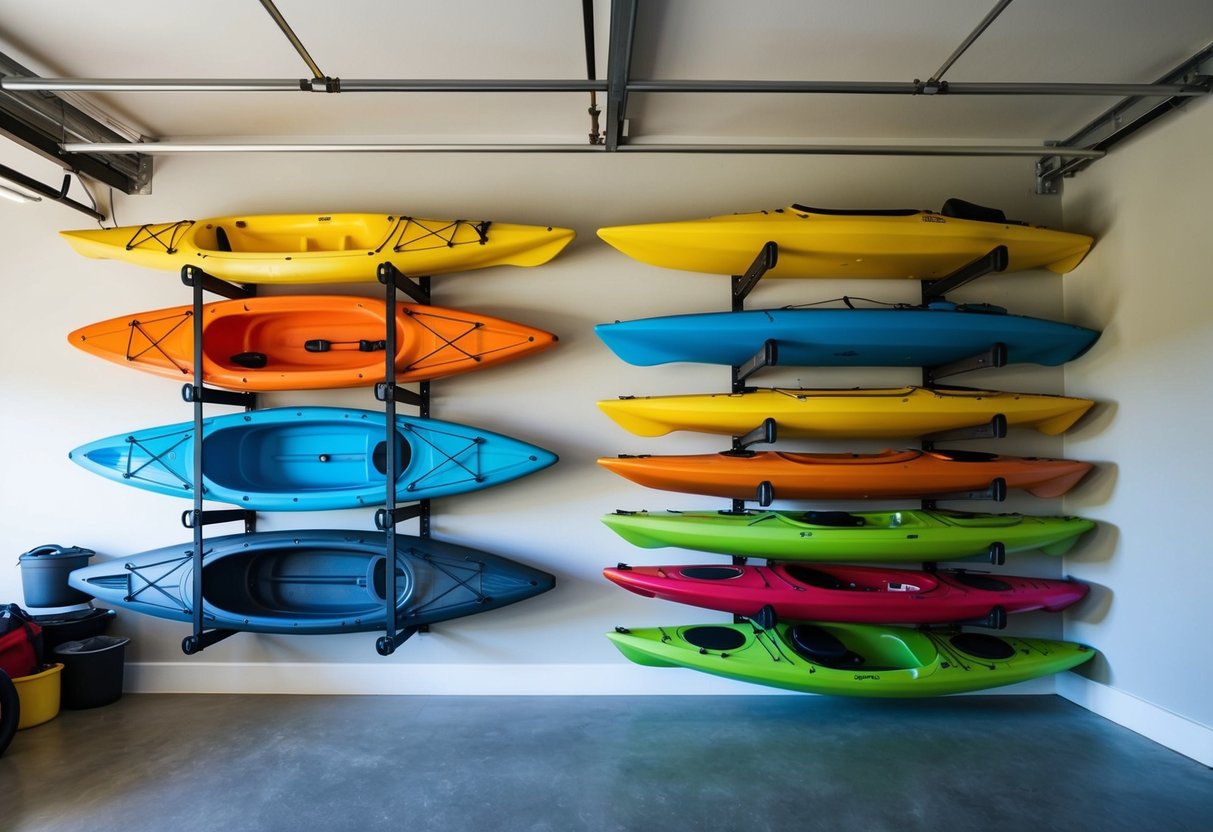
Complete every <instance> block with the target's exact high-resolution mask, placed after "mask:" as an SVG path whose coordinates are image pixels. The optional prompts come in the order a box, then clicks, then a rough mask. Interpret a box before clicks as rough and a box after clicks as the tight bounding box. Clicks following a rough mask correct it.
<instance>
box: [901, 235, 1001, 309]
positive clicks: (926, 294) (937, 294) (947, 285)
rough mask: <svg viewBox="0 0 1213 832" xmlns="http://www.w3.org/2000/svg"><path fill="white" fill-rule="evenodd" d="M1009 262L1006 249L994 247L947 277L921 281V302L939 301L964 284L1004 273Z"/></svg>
mask: <svg viewBox="0 0 1213 832" xmlns="http://www.w3.org/2000/svg"><path fill="white" fill-rule="evenodd" d="M1009 262H1010V255H1009V253H1008V252H1007V247H1006V246H996V247H994V248H992V249H990V251H988V252H987V253H986V254H984V255H982V256H981V257H978V258H977V259H976V260H974V261H973V262H971V263H968V264H966V265H964V266H961V267H960V268H959V269H957V270H956V271H954V272H952V273H951V274H950V275H948V276H947V277H941V278H940V279H939V280H925V281H923V284H922V302H923V303H930V302H931V301H933V300H939V299H940V298H942V297H943V296H944V295H945V294H947V293H948V292H950V291H952V290H953V289H959V288H960V287H961V286H964V285H965V284H966V283H971V282H972V281H974V280H976V279H977V278H979V277H985V276H986V275H987V274H991V273H992V272H1005V271H1006V270H1007V264H1008V263H1009Z"/></svg>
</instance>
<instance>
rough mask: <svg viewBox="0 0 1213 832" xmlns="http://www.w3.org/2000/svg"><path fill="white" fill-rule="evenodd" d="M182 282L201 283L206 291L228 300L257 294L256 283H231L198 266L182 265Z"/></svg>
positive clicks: (241, 298)
mask: <svg viewBox="0 0 1213 832" xmlns="http://www.w3.org/2000/svg"><path fill="white" fill-rule="evenodd" d="M181 282H182V283H184V284H185V285H186V286H190V287H194V286H197V285H199V284H201V288H203V289H205V290H206V291H208V292H210V293H212V294H215V295H220V296H221V297H225V298H227V299H228V300H243V299H244V298H251V297H254V296H255V295H256V294H257V287H256V286H255V285H252V286H241V285H239V284H236V283H231V282H229V281H227V280H223V279H222V278H218V277H215V276H214V275H213V274H207V273H206V272H204V271H203V270H202V269H200V268H198V267H197V266H182V267H181Z"/></svg>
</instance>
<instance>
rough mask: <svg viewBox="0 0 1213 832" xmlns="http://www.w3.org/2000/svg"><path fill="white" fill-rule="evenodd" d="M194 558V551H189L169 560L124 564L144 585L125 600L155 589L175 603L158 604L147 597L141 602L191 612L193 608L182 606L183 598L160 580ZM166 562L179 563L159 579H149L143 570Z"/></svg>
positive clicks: (130, 599)
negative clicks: (172, 592) (140, 564)
mask: <svg viewBox="0 0 1213 832" xmlns="http://www.w3.org/2000/svg"><path fill="white" fill-rule="evenodd" d="M193 559H194V554H193V551H187V552H185V553H184V554H183V555H182V556H181V557H177V558H169V559H168V560H162V561H158V562H156V563H145V564H143V565H142V566H135V564H133V563H126V564H123V567H124V568H125V569H126V570H127V571H128V572H130V573H131V576H132V577H138V578H140V579H141V580H142V581H143V586H141V587H139V589H137V590H134V591H133V592H130V593H129V594H128V595H127V596H126V598H125V599H124V600H126V601H128V602H129V601H134V600H135V599H137V598H139V596H140V595H141V594H143V591H144V590H145V589H154V590H156V591H157V592H159V593H160V594H161V595H163V596H164V597H165V598H167V599H168V600H169V601H171V602H173V603H172V604H171V605H169V604H158V603H156V602H155V601H148V600H146V599H142V600H141V603H144V604H147V605H148V606H149V607H159V608H160V609H165V610H180V611H181V612H183V613H186V614H189V613H190V612H191V610H190V609H189V608H188V607H183V606H181V603H180V601H181V599H180V598H178V597H176V596H174V595H172V594H170V593H169V592H168V591H167V590H165V589H164V587H162V586H160V581H163V580H165V579H166V578H169V577H171V576H172V575H173V574H174V573H175V572H177V571H179V570H180V569H181V568H182V567H184V566H185V565H186V564H188V563H191V562H193ZM166 563H176V564H177V565H176V566H174V567H173V568H172V569H169V570H168V571H166V572H164V573H163V574H162V575H160V577H159V578H158V579H157V580H153V581H149V580H148V579H147V578H146V577H144V575H143V573H142V571H141V570H143V569H155V568H156V567H159V566H163V565H164V564H166Z"/></svg>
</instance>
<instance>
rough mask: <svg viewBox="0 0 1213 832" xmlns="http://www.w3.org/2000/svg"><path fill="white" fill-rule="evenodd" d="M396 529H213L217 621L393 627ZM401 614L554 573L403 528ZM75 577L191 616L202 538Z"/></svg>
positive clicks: (476, 600)
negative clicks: (391, 574) (390, 606)
mask: <svg viewBox="0 0 1213 832" xmlns="http://www.w3.org/2000/svg"><path fill="white" fill-rule="evenodd" d="M386 543H387V540H386V535H384V534H383V533H382V532H359V531H338V530H305V531H298V530H296V531H276V532H260V533H255V534H237V535H227V536H224V537H215V538H208V539H207V541H206V547H207V550H206V554H205V555H204V557H203V562H202V571H203V610H202V612H203V622H204V625H205V626H206V627H207V628H220V629H232V630H242V631H246V632H258V633H295V634H309V635H319V634H325V633H347V632H362V631H370V630H381V629H384V627H385V626H386V623H387V603H386V600H385V587H386V564H387V558H386V556H385V548H384V547H385V546H386ZM395 563H396V571H397V577H396V584H397V604H396V610H397V624H398V625H399V626H401V627H405V626H420V625H424V624H432V623H435V622H438V621H446V620H449V619H452V618H460V617H463V616H466V615H472V614H473V613H479V612H484V611H487V610H491V609H496V608H498V607H503V606H506V605H507V604H513V603H515V602H517V601H522V600H525V599H526V598H530V597H532V596H534V595H538V594H540V593H542V592H546V591H547V590H549V589H551V588H552V587H553V586H554V584H555V578H553V577H552V576H551V575H549V574H548V573H546V572H543V571H541V570H538V569H533V568H531V567H529V566H525V565H524V564H521V563H518V562H516V561H512V560H509V559H507V558H503V557H500V556H497V555H493V554H489V553H488V552H482V551H479V550H476V549H471V548H469V547H466V546H459V545H456V544H452V543H444V542H440V541H436V540H430V539H425V538H420V537H412V536H409V535H397V536H396V557H395ZM68 581H69V583H70V584H71V585H72V586H74V587H76V588H77V589H79V590H80V591H82V592H85V593H87V594H89V595H92V596H94V597H95V598H97V599H98V600H99V601H102V602H103V603H105V604H106V605H107V606H114V607H121V608H123V609H127V610H131V611H132V612H138V613H142V614H145V615H152V616H155V617H157V618H165V619H169V620H172V621H182V622H192V621H193V584H194V564H193V543H192V542H190V543H183V544H180V545H177V546H166V547H164V548H161V549H156V550H153V551H149V552H143V553H140V554H136V555H131V556H130V557H125V558H120V559H117V560H112V561H109V562H106V563H96V564H93V565H91V566H87V567H84V568H82V569H77V570H75V571H73V572H72V573H71V575H70V576H69V578H68Z"/></svg>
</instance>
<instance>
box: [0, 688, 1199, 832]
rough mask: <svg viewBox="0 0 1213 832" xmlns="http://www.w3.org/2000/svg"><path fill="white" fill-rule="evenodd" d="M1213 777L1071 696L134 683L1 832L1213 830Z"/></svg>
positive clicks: (81, 733)
mask: <svg viewBox="0 0 1213 832" xmlns="http://www.w3.org/2000/svg"><path fill="white" fill-rule="evenodd" d="M1211 819H1213V772H1211V771H1210V770H1209V769H1207V768H1205V767H1203V766H1201V765H1198V764H1197V763H1194V762H1192V761H1191V760H1189V759H1187V758H1185V757H1182V756H1181V755H1179V754H1176V753H1175V752H1172V751H1169V750H1167V749H1165V748H1163V747H1161V746H1159V745H1156V744H1154V743H1152V742H1150V741H1148V740H1146V739H1143V738H1142V737H1140V736H1138V735H1136V734H1134V733H1132V732H1130V731H1128V730H1125V729H1123V728H1120V727H1119V726H1116V725H1114V724H1112V723H1110V722H1107V721H1106V720H1103V719H1101V718H1100V717H1097V716H1094V715H1092V714H1090V713H1088V712H1086V711H1084V710H1083V709H1081V708H1079V707H1077V706H1075V705H1072V704H1070V703H1068V702H1066V701H1065V700H1063V699H1060V698H1058V697H1053V696H1032V697H1005V696H1003V697H996V696H990V697H959V698H951V699H943V700H928V701H909V702H906V701H902V702H865V701H855V700H839V699H826V698H817V697H693V698H691V697H644V698H608V697H483V698H481V697H459V698H455V697H327V696H323V697H322V696H165V695H139V696H135V695H127V696H125V697H124V698H123V699H122V700H121V701H119V702H118V703H116V704H114V705H110V706H107V707H105V708H98V709H94V710H88V711H64V712H62V713H61V714H60V715H59V716H58V717H57V718H56V719H55V720H53V721H51V722H48V723H46V724H44V725H41V726H38V727H36V728H31V729H27V730H25V731H21V732H19V733H18V735H17V738H16V739H15V740H14V742H13V744H12V746H11V747H10V748H9V750H8V752H7V753H6V754H5V755H4V756H3V757H0V829H3V830H5V832H26V831H27V830H28V832H34V831H35V830H36V831H37V832H56V830H71V831H72V832H80V831H81V830H123V831H124V832H142V830H161V831H163V830H167V832H190V830H208V831H213V830H217V829H224V830H266V831H270V830H360V832H362V831H363V830H378V829H392V830H399V831H400V832H405V831H406V830H407V832H423V830H439V829H441V830H456V832H458V830H475V832H489V830H514V829H518V830H553V832H555V831H556V830H559V831H560V832H565V830H582V829H584V830H655V831H656V832H676V830H716V829H721V830H724V829H727V830H739V832H763V830H807V829H831V830H851V829H855V830H872V831H873V832H876V830H920V829H921V830H927V829H930V830H948V832H951V830H968V829H981V830H983V832H995V831H996V830H1004V829H1005V830H1012V829H1014V830H1030V832H1039V830H1052V829H1056V830H1067V832H1078V831H1079V830H1100V832H1111V831H1112V830H1121V829H1123V830H1133V832H1140V830H1149V829H1166V830H1171V832H1179V830H1194V831H1195V830H1202V832H1204V830H1208V829H1210V828H1213V820H1211Z"/></svg>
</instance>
